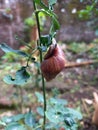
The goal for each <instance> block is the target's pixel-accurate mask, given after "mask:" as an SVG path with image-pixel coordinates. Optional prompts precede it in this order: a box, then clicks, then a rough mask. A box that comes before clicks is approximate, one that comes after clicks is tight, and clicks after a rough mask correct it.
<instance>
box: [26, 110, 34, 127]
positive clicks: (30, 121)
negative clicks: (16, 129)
mask: <svg viewBox="0 0 98 130" xmlns="http://www.w3.org/2000/svg"><path fill="white" fill-rule="evenodd" d="M25 124H26V125H28V126H30V127H34V126H35V124H36V120H35V118H34V115H33V114H32V112H31V111H30V112H29V113H27V114H26V116H25Z"/></svg>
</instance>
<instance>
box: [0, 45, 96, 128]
mask: <svg viewBox="0 0 98 130" xmlns="http://www.w3.org/2000/svg"><path fill="white" fill-rule="evenodd" d="M95 45H96V44H88V45H86V44H84V43H83V44H80V45H79V46H76V44H75V43H74V44H73V45H68V46H67V47H66V46H65V45H62V49H63V50H64V51H65V50H66V51H65V53H66V57H67V60H68V61H70V64H71V63H72V62H75V63H76V64H77V63H78V62H84V61H89V60H91V59H96V57H95V56H96V55H97V53H98V51H96V46H95ZM94 46H95V49H94ZM92 47H93V51H92V50H90V51H89V49H92ZM66 48H67V49H66ZM74 48H77V49H74ZM5 61H7V59H5V60H2V61H1V63H0V64H1V66H0V117H3V116H11V115H13V114H16V113H19V110H20V109H19V106H18V105H19V103H21V102H22V101H21V97H20V96H19V93H21V94H22V95H23V98H24V99H23V100H24V101H23V102H24V103H23V106H24V107H23V111H24V112H25V111H27V110H28V108H29V107H31V108H32V109H33V110H34V109H35V107H36V99H35V98H34V92H35V91H41V87H40V80H39V87H38V86H37V87H35V86H36V84H34V83H35V82H36V80H35V79H36V78H35V77H34V76H32V80H31V81H30V82H29V83H27V84H26V85H25V86H24V89H22V91H20V90H19V89H18V88H17V87H16V86H13V85H6V84H5V83H4V82H3V77H4V75H6V74H9V73H11V74H14V73H15V70H17V69H18V68H19V67H20V66H21V64H20V63H19V62H17V61H16V62H5ZM32 82H33V83H32ZM36 83H38V81H37V82H36ZM32 84H33V85H32ZM37 85H38V84H37ZM97 87H98V67H97V64H93V65H89V64H87V65H86V66H82V67H81V66H80V67H72V68H67V69H64V70H63V71H62V72H61V73H60V74H59V75H58V76H57V77H56V78H55V79H53V80H52V81H51V82H47V83H46V91H47V94H48V95H49V96H51V95H53V94H55V93H56V94H57V93H58V96H59V97H60V98H63V99H65V100H67V101H68V106H69V107H71V108H75V109H79V110H80V111H81V113H82V115H83V120H82V121H81V128H80V129H79V130H98V128H96V126H95V125H93V124H92V115H93V113H94V106H93V102H94V97H93V93H94V92H96V93H98V88H97ZM28 101H29V102H28ZM34 104H35V105H34Z"/></svg>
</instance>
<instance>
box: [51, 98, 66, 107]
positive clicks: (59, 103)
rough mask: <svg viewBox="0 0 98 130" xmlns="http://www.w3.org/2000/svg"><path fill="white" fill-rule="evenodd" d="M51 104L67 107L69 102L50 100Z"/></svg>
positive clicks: (57, 99)
mask: <svg viewBox="0 0 98 130" xmlns="http://www.w3.org/2000/svg"><path fill="white" fill-rule="evenodd" d="M49 102H50V103H52V104H55V105H56V104H57V105H67V101H66V100H65V99H59V98H50V99H49Z"/></svg>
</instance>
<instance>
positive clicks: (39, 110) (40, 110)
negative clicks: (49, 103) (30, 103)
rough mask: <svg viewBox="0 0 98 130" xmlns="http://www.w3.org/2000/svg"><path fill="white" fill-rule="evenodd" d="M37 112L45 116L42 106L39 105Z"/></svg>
mask: <svg viewBox="0 0 98 130" xmlns="http://www.w3.org/2000/svg"><path fill="white" fill-rule="evenodd" d="M37 112H38V113H39V114H40V115H41V116H44V110H43V108H42V107H37Z"/></svg>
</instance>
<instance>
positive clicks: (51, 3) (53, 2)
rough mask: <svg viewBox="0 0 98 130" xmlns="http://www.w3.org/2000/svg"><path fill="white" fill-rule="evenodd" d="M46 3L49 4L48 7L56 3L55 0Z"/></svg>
mask: <svg viewBox="0 0 98 130" xmlns="http://www.w3.org/2000/svg"><path fill="white" fill-rule="evenodd" d="M48 2H49V5H51V6H52V5H54V4H56V3H57V0H48Z"/></svg>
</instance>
